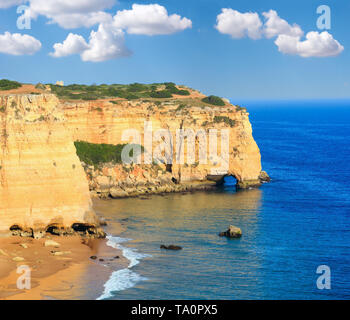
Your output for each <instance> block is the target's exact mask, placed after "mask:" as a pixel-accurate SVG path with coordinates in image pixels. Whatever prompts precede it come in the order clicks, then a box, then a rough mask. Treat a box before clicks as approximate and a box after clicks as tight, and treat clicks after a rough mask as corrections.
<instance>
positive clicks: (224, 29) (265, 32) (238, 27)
mask: <svg viewBox="0 0 350 320" xmlns="http://www.w3.org/2000/svg"><path fill="white" fill-rule="evenodd" d="M263 16H264V17H265V22H264V25H263V24H262V22H261V20H260V18H259V15H258V14H257V13H255V12H247V13H240V12H238V11H237V10H233V9H222V13H221V14H219V15H218V16H217V24H216V26H215V28H216V29H217V30H218V31H219V32H221V33H224V34H228V35H230V36H231V37H232V38H235V39H240V38H244V37H246V36H248V37H249V38H252V39H259V38H261V37H262V36H264V37H265V38H268V39H270V38H274V37H277V39H276V40H275V44H276V45H277V47H278V51H280V52H282V53H285V54H291V55H299V56H301V57H303V58H307V57H332V56H337V55H339V54H340V53H341V52H342V51H343V50H344V47H343V46H342V45H341V44H340V43H339V42H338V41H337V40H335V39H334V38H333V36H332V35H331V34H329V33H328V32H327V31H324V32H322V33H319V32H316V31H311V32H309V33H308V34H307V35H306V40H304V41H301V37H302V36H303V35H304V32H303V30H302V29H301V27H300V26H299V25H297V24H295V23H294V24H293V25H290V24H289V23H288V22H287V21H286V20H284V19H282V18H280V17H279V16H278V14H277V12H276V11H275V10H270V11H268V12H263Z"/></svg>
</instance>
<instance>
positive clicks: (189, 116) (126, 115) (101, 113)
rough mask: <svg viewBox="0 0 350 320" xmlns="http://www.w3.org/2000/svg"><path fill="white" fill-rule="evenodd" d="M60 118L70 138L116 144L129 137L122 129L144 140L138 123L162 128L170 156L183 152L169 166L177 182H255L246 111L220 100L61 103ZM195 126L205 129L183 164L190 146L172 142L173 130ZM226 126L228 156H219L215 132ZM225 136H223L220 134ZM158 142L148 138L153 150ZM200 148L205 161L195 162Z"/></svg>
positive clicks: (255, 156) (256, 162)
mask: <svg viewBox="0 0 350 320" xmlns="http://www.w3.org/2000/svg"><path fill="white" fill-rule="evenodd" d="M63 109H64V113H65V117H66V118H67V121H68V126H69V128H70V130H71V133H72V135H73V138H74V140H83V141H88V142H91V143H109V144H119V143H128V142H130V141H123V140H122V133H123V131H124V130H127V129H131V128H133V129H136V130H138V131H139V132H140V133H141V136H142V139H141V144H142V145H144V146H145V147H146V149H147V146H146V145H145V144H144V128H145V127H144V122H145V121H148V122H150V123H151V124H152V130H153V132H155V131H156V130H159V129H165V130H166V131H168V132H169V133H170V134H171V136H172V137H174V141H172V148H173V154H174V159H176V157H177V155H179V154H180V153H181V152H180V151H184V159H185V163H184V164H182V165H179V164H177V163H176V161H175V160H174V162H173V164H172V166H171V172H172V174H173V175H174V176H175V177H176V178H177V179H178V180H179V181H181V182H186V181H203V180H207V179H214V180H220V179H221V178H222V177H223V176H224V175H232V176H234V177H236V179H237V180H238V182H239V183H240V184H241V185H242V186H243V187H247V186H250V185H258V184H259V183H260V180H259V175H260V172H261V157H260V151H259V148H258V146H257V144H256V142H255V141H254V138H253V136H252V127H251V124H250V122H249V114H248V113H247V112H246V111H245V109H242V108H239V107H236V106H233V105H231V104H226V106H224V107H214V106H211V107H209V106H205V104H204V103H203V104H202V105H201V104H200V103H197V104H196V105H191V104H189V105H187V104H186V102H183V103H182V104H180V103H178V102H176V101H168V102H163V103H159V102H152V101H143V102H142V101H131V102H130V101H117V102H116V103H115V104H113V103H111V102H109V101H98V102H96V101H90V102H81V103H65V104H64V105H63ZM178 129H184V130H186V129H192V130H194V131H195V132H199V131H200V130H202V131H204V132H205V134H206V141H204V142H203V140H200V139H198V137H197V138H196V142H195V143H196V151H195V153H196V155H195V158H196V160H195V163H191V164H188V163H186V159H188V156H189V155H190V154H191V152H192V151H189V150H187V147H186V145H185V146H183V145H182V146H181V145H178V144H177V143H176V141H175V136H176V130H178ZM212 129H216V130H218V141H219V142H218V146H217V147H218V155H219V159H210V154H209V150H210V146H209V142H208V141H209V132H210V130H212ZM225 129H226V130H228V139H229V148H228V154H229V157H228V158H225V159H224V158H223V157H220V154H221V143H220V141H221V133H222V132H223V131H222V130H225ZM226 139H227V138H226ZM159 143H160V141H155V140H154V141H153V146H152V148H153V151H154V150H155V149H156V147H157V145H159ZM204 147H206V150H207V151H206V152H207V156H208V162H207V163H206V164H203V163H198V161H197V160H198V154H199V151H198V150H199V149H203V148H204ZM204 149H205V148H204ZM225 161H227V162H228V163H227V169H228V170H227V172H226V173H225V172H222V170H221V164H222V163H223V162H225Z"/></svg>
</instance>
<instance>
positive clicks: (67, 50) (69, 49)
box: [50, 33, 89, 58]
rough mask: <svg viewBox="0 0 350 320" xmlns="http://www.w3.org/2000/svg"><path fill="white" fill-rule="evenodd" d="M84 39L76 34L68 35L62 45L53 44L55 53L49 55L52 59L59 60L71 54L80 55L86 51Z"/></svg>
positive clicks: (86, 45)
mask: <svg viewBox="0 0 350 320" xmlns="http://www.w3.org/2000/svg"><path fill="white" fill-rule="evenodd" d="M88 47H89V46H88V44H87V43H86V41H85V39H84V38H83V37H82V36H80V35H77V34H73V33H70V34H69V35H68V37H67V38H66V40H64V41H63V43H56V44H54V46H53V48H54V49H55V52H53V53H50V55H51V56H52V57H55V58H61V57H66V56H69V55H72V54H80V53H82V52H83V51H84V50H87V49H88Z"/></svg>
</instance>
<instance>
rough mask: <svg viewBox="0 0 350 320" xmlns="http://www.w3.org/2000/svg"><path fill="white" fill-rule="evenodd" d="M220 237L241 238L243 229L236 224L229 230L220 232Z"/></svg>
mask: <svg viewBox="0 0 350 320" xmlns="http://www.w3.org/2000/svg"><path fill="white" fill-rule="evenodd" d="M219 236H220V237H227V238H240V237H242V230H241V229H240V228H238V227H235V226H229V228H228V230H226V231H224V232H220V233H219Z"/></svg>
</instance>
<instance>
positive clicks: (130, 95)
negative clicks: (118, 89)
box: [125, 93, 139, 100]
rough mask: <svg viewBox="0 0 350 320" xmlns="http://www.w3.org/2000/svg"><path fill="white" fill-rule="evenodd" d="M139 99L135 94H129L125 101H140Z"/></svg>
mask: <svg viewBox="0 0 350 320" xmlns="http://www.w3.org/2000/svg"><path fill="white" fill-rule="evenodd" d="M138 98H139V97H138V96H137V95H135V94H132V93H129V94H128V95H126V97H125V99H127V100H135V99H138Z"/></svg>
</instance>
